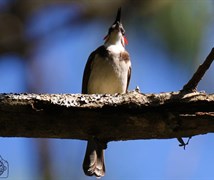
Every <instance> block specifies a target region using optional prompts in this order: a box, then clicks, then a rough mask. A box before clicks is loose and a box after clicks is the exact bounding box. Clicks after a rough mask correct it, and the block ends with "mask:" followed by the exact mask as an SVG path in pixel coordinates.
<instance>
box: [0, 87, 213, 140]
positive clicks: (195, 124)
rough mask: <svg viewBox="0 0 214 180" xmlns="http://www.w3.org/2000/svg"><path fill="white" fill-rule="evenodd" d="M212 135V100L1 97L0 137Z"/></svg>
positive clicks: (198, 96)
mask: <svg viewBox="0 0 214 180" xmlns="http://www.w3.org/2000/svg"><path fill="white" fill-rule="evenodd" d="M211 132H214V95H213V94H205V93H199V92H194V93H188V94H186V93H184V92H171V93H161V94H141V93H138V92H136V91H132V92H130V93H128V94H122V95H119V94H116V95H99V94H97V95H81V94H61V95H60V94H0V136H3V137H36V138H39V137H42V138H71V139H82V140H86V139H90V138H92V137H97V138H99V139H103V140H106V141H117V140H134V139H154V138H156V139H159V138H160V139H161V138H177V137H189V136H194V135H199V134H206V133H211Z"/></svg>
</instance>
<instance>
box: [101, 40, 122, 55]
mask: <svg viewBox="0 0 214 180" xmlns="http://www.w3.org/2000/svg"><path fill="white" fill-rule="evenodd" d="M104 46H105V47H106V49H107V50H109V51H111V52H113V53H120V52H123V51H125V48H124V46H123V45H122V43H121V40H120V41H116V43H111V42H109V41H107V42H105V43H104Z"/></svg>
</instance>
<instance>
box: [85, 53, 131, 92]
mask: <svg viewBox="0 0 214 180" xmlns="http://www.w3.org/2000/svg"><path fill="white" fill-rule="evenodd" d="M114 50H115V49H114ZM118 52H119V51H118ZM115 54H116V55H115V56H114V57H115V58H103V57H101V56H99V55H98V54H97V55H96V56H95V59H94V61H93V64H92V68H91V75H90V77H89V82H88V93H90V94H93V93H98V94H104V93H108V94H114V93H125V92H126V88H127V77H128V70H129V67H130V62H128V63H127V62H125V61H120V60H119V56H120V53H115Z"/></svg>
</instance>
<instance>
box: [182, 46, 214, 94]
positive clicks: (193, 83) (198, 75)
mask: <svg viewBox="0 0 214 180" xmlns="http://www.w3.org/2000/svg"><path fill="white" fill-rule="evenodd" d="M213 60H214V48H213V49H212V50H211V52H210V54H209V55H208V56H207V58H206V59H205V61H204V63H203V64H202V65H200V66H199V67H198V69H197V71H196V72H195V74H194V75H193V76H192V78H191V79H190V80H189V82H188V83H187V84H186V85H184V87H183V89H182V91H196V88H197V86H198V83H199V82H200V80H201V79H202V77H203V76H204V74H205V73H206V71H207V70H208V69H209V67H210V65H211V64H212V62H213Z"/></svg>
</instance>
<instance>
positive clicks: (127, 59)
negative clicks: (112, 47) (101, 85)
mask: <svg viewBox="0 0 214 180" xmlns="http://www.w3.org/2000/svg"><path fill="white" fill-rule="evenodd" d="M120 61H125V63H127V64H128V65H129V69H128V73H127V86H126V92H127V90H128V86H129V82H130V79H131V70H132V69H131V61H130V56H129V53H128V52H127V51H124V52H122V53H121V55H120Z"/></svg>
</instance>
